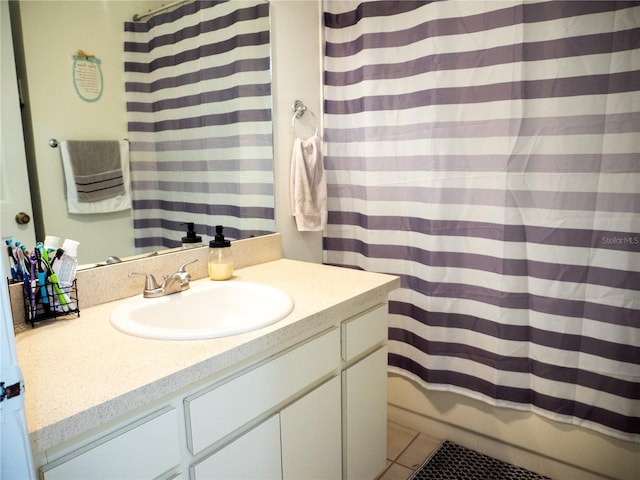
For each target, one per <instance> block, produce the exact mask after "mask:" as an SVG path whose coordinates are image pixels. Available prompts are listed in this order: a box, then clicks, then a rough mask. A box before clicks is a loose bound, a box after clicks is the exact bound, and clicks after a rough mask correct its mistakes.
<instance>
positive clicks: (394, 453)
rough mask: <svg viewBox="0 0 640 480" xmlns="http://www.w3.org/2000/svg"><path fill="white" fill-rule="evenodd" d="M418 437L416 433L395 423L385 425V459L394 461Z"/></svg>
mask: <svg viewBox="0 0 640 480" xmlns="http://www.w3.org/2000/svg"><path fill="white" fill-rule="evenodd" d="M417 436H418V433H417V432H414V431H413V430H410V429H408V428H406V427H403V426H401V425H398V424H396V423H392V422H389V423H387V458H388V459H390V460H395V459H396V458H398V455H400V454H401V453H402V451H403V450H404V449H405V448H407V446H408V445H409V444H410V443H411V441H412V440H413V439H414V438H416V437H417Z"/></svg>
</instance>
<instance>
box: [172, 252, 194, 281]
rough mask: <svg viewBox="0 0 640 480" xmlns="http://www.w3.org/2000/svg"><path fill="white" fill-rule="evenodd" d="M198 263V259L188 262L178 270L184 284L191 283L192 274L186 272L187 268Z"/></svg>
mask: <svg viewBox="0 0 640 480" xmlns="http://www.w3.org/2000/svg"><path fill="white" fill-rule="evenodd" d="M197 261H198V259H197V258H196V259H195V260H191V261H190V262H187V263H185V264H184V265H180V268H178V271H177V272H176V274H177V275H179V276H180V278H181V279H182V281H183V282H189V281H191V274H190V273H189V272H187V271H186V270H185V267H186V266H187V265H189V264H191V263H195V262H197Z"/></svg>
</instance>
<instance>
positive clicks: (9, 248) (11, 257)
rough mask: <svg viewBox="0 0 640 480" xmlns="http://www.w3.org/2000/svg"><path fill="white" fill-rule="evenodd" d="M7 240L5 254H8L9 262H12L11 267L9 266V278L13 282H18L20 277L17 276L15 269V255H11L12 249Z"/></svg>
mask: <svg viewBox="0 0 640 480" xmlns="http://www.w3.org/2000/svg"><path fill="white" fill-rule="evenodd" d="M8 242H9V241H8V240H7V254H8V255H9V258H10V259H11V263H12V265H13V266H12V267H11V269H10V270H11V279H12V280H13V281H14V282H19V281H20V279H19V278H18V270H17V269H16V257H14V256H13V249H12V248H11V245H9V244H8Z"/></svg>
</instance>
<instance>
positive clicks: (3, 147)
mask: <svg viewBox="0 0 640 480" xmlns="http://www.w3.org/2000/svg"><path fill="white" fill-rule="evenodd" d="M0 9H1V10H0V21H1V25H0V35H1V38H0V48H1V49H2V50H1V52H0V63H1V65H0V98H1V103H2V109H0V110H1V115H2V118H1V123H0V230H2V243H3V244H4V240H5V239H7V238H9V237H13V238H14V239H15V240H17V241H20V242H22V243H23V244H25V245H26V246H27V248H29V249H31V248H33V246H34V245H35V229H34V226H33V225H34V223H33V210H32V207H31V195H30V193H29V177H28V174H27V160H26V155H25V150H24V135H23V133H22V119H21V116H20V100H19V96H18V81H17V77H16V66H15V58H14V54H13V40H12V38H11V21H10V18H9V2H0ZM27 217H28V218H29V221H27ZM21 222H24V223H21ZM5 255H6V254H5ZM3 272H6V270H4V271H3ZM3 276H4V275H3Z"/></svg>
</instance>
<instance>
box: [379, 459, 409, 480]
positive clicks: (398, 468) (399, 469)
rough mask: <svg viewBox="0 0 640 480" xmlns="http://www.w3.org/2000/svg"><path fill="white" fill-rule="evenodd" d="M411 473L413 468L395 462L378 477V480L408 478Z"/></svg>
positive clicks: (402, 479) (401, 479)
mask: <svg viewBox="0 0 640 480" xmlns="http://www.w3.org/2000/svg"><path fill="white" fill-rule="evenodd" d="M411 475H413V470H411V469H410V468H407V467H403V466H402V465H398V464H397V463H394V464H392V465H391V466H390V467H389V468H387V470H386V471H385V472H384V473H383V474H382V475H381V476H380V477H378V480H407V479H408V478H409V477H410V476H411Z"/></svg>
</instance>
